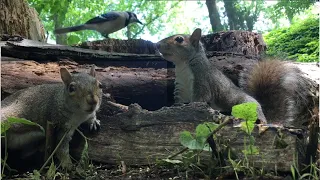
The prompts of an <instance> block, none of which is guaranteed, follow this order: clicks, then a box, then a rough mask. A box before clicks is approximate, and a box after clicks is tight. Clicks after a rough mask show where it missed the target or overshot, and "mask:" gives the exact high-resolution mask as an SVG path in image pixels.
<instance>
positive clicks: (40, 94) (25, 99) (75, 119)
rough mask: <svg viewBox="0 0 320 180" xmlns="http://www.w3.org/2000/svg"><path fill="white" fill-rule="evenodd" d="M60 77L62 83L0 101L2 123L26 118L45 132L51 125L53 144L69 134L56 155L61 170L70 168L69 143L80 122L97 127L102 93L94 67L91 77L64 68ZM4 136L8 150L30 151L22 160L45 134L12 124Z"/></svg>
mask: <svg viewBox="0 0 320 180" xmlns="http://www.w3.org/2000/svg"><path fill="white" fill-rule="evenodd" d="M60 74H61V78H62V80H63V83H59V84H43V85H38V86H34V87H30V88H27V89H22V90H19V91H17V92H16V93H14V94H12V95H10V96H9V97H7V98H5V99H4V100H3V101H1V122H3V121H6V120H7V118H8V117H18V118H25V119H27V120H30V121H33V122H35V123H38V124H40V125H41V126H42V127H43V128H44V129H45V128H46V123H47V121H50V122H52V123H53V125H54V127H55V131H56V135H57V137H55V138H56V139H55V141H56V143H58V142H59V141H60V139H61V138H62V136H63V135H64V134H65V132H66V131H69V133H68V134H67V135H66V137H65V138H64V141H63V142H62V144H61V146H60V147H59V148H58V150H57V152H56V155H57V158H58V159H59V160H60V162H61V165H62V167H63V168H70V167H71V165H72V162H71V159H70V157H69V141H70V140H71V137H72V135H73V133H74V131H75V129H76V128H77V127H78V126H79V125H80V124H82V123H83V122H88V123H89V125H90V127H94V128H95V129H96V128H97V127H98V126H100V122H99V120H97V119H96V111H97V110H98V109H99V107H100V105H101V100H102V89H101V84H100V82H99V81H97V79H96V78H95V70H94V67H92V69H91V71H90V75H88V74H86V73H76V74H70V73H69V72H68V70H67V69H66V68H61V69H60ZM6 136H7V140H8V141H7V148H8V149H9V150H10V149H11V150H25V151H27V150H30V152H25V153H24V154H23V156H28V155H29V153H30V155H31V153H33V151H35V149H37V148H38V147H39V146H40V145H43V141H44V140H45V133H44V132H42V131H41V130H40V128H39V127H37V126H31V125H25V124H20V123H19V124H12V126H11V128H10V129H9V130H8V131H7V132H6Z"/></svg>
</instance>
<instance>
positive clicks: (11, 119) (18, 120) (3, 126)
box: [1, 117, 44, 135]
mask: <svg viewBox="0 0 320 180" xmlns="http://www.w3.org/2000/svg"><path fill="white" fill-rule="evenodd" d="M15 123H21V124H26V125H31V126H38V127H39V128H40V129H41V131H43V132H44V129H43V127H42V126H41V125H39V124H37V123H34V122H32V121H29V120H26V119H24V118H15V117H8V118H7V120H6V121H4V122H1V135H2V134H4V133H5V132H6V131H7V130H8V129H10V127H11V125H12V124H15Z"/></svg>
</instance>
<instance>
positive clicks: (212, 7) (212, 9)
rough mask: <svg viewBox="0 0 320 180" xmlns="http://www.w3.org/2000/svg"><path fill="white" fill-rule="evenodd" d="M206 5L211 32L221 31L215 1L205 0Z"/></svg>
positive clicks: (221, 27)
mask: <svg viewBox="0 0 320 180" xmlns="http://www.w3.org/2000/svg"><path fill="white" fill-rule="evenodd" d="M206 5H207V8H208V12H209V18H210V24H211V27H212V32H218V31H222V30H223V26H222V24H221V21H220V15H219V11H218V8H217V1H216V0H206Z"/></svg>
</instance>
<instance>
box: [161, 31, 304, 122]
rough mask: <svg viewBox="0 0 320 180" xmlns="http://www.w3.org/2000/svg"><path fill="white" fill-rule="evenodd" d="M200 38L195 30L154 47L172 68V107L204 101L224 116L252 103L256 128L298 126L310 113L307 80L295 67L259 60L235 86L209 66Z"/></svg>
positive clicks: (177, 35) (279, 62)
mask: <svg viewBox="0 0 320 180" xmlns="http://www.w3.org/2000/svg"><path fill="white" fill-rule="evenodd" d="M200 39H201V29H199V28H198V29H196V30H195V31H194V32H193V33H192V35H184V34H176V35H173V36H170V37H167V38H165V39H162V40H161V41H159V42H158V43H156V48H157V49H158V51H159V52H160V53H161V55H162V57H163V58H164V59H166V60H168V61H171V62H173V63H174V64H175V75H176V79H175V91H174V99H175V103H189V102H207V103H208V104H209V105H210V106H211V107H212V108H213V109H216V110H221V111H225V112H230V111H231V109H232V107H233V106H234V105H237V104H241V103H245V102H255V103H257V105H258V109H257V113H258V119H259V120H260V122H261V123H267V122H268V123H272V122H281V123H283V124H285V125H288V126H301V125H302V124H303V123H304V122H301V118H304V119H306V118H305V117H307V116H308V115H309V114H310V113H309V111H308V107H309V105H310V101H309V98H308V96H309V92H308V89H307V88H308V87H310V80H309V79H307V78H305V77H303V75H302V74H301V72H300V70H299V69H298V68H296V67H293V66H290V65H288V64H286V63H284V62H281V61H263V62H260V63H258V64H257V65H256V66H255V67H254V68H253V70H252V71H251V72H249V73H248V74H246V75H243V76H241V78H240V80H239V82H240V87H238V86H236V85H235V84H233V82H232V81H231V80H230V79H229V78H227V77H226V76H225V75H224V74H223V73H222V72H221V71H220V70H218V69H217V68H216V67H214V66H212V65H211V63H210V62H209V60H208V58H207V56H206V54H205V51H204V47H203V45H202V43H201V42H200ZM244 77H245V78H244ZM267 120H268V121H267Z"/></svg>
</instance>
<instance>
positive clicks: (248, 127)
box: [241, 122, 254, 134]
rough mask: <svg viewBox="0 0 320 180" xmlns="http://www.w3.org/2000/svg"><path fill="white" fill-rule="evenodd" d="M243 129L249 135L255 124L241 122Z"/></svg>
mask: <svg viewBox="0 0 320 180" xmlns="http://www.w3.org/2000/svg"><path fill="white" fill-rule="evenodd" d="M241 129H242V130H243V131H245V132H246V133H247V134H251V132H252V131H253V129H254V123H248V122H241Z"/></svg>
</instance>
